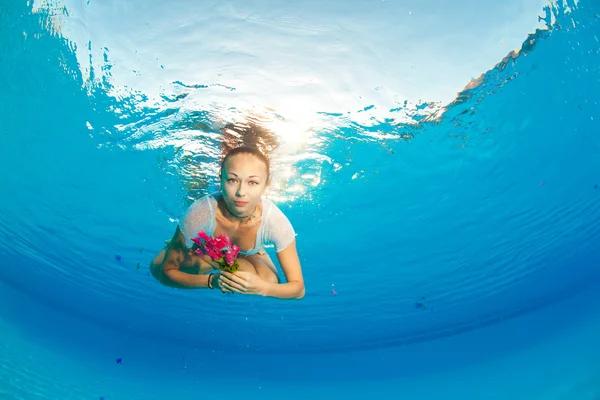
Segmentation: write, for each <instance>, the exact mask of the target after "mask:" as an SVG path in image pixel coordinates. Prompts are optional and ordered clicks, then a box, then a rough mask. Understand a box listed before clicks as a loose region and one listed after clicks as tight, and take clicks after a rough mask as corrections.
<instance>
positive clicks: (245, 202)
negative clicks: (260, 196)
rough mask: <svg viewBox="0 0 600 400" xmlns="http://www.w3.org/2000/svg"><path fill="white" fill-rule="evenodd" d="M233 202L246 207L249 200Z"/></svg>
mask: <svg viewBox="0 0 600 400" xmlns="http://www.w3.org/2000/svg"><path fill="white" fill-rule="evenodd" d="M233 204H235V205H236V206H238V207H244V206H245V205H246V204H248V202H247V201H234V202H233Z"/></svg>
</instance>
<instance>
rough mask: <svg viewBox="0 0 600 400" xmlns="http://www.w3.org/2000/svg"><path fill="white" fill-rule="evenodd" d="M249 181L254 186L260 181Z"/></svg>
mask: <svg viewBox="0 0 600 400" xmlns="http://www.w3.org/2000/svg"><path fill="white" fill-rule="evenodd" d="M248 183H249V184H251V185H252V186H254V185H258V182H255V181H250V182H248Z"/></svg>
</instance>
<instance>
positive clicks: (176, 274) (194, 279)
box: [162, 227, 210, 289]
mask: <svg viewBox="0 0 600 400" xmlns="http://www.w3.org/2000/svg"><path fill="white" fill-rule="evenodd" d="M191 257H192V256H190V255H189V249H188V248H187V246H186V244H185V237H184V236H183V233H181V231H180V230H179V227H177V229H176V230H175V234H174V235H173V238H172V239H171V241H170V242H169V244H168V245H167V252H166V255H165V258H164V261H163V264H162V269H163V272H164V274H165V276H166V277H167V278H169V279H171V280H172V281H173V282H175V283H177V284H179V285H180V286H181V287H182V288H188V289H192V288H194V289H200V288H208V279H209V276H208V275H195V274H187V273H185V272H182V271H180V269H181V267H182V266H189V265H190V264H193V263H194V262H195V263H205V264H206V262H205V261H203V260H202V259H201V258H200V257H194V261H191V260H190V258H191ZM206 266H208V267H210V266H209V265H208V264H206Z"/></svg>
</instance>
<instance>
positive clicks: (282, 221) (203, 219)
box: [179, 193, 296, 256]
mask: <svg viewBox="0 0 600 400" xmlns="http://www.w3.org/2000/svg"><path fill="white" fill-rule="evenodd" d="M217 195H219V194H218V193H212V194H208V195H206V196H204V197H201V198H199V199H198V200H196V201H195V202H193V203H192V204H191V205H190V206H189V207H188V209H187V210H186V212H185V213H184V214H183V217H182V218H181V219H180V221H179V230H180V231H181V233H183V236H185V239H186V244H187V246H188V248H191V247H192V245H193V242H192V241H191V239H192V238H194V237H197V236H198V232H201V231H204V232H206V234H207V235H208V236H213V234H214V232H215V227H216V225H217V220H216V211H217V198H216V196H217ZM261 201H262V204H263V210H262V220H261V221H260V226H259V228H258V232H257V233H256V243H255V246H254V248H253V249H251V250H248V251H247V252H243V251H240V254H242V255H248V256H249V255H253V254H256V253H258V252H259V251H261V250H262V249H263V248H264V246H265V244H267V243H273V244H274V245H275V251H276V252H277V253H279V252H280V251H282V250H285V248H286V247H288V246H289V245H290V244H291V243H292V242H293V241H294V239H295V238H296V233H295V232H294V228H293V227H292V224H291V223H290V221H289V220H288V218H287V217H286V216H285V214H284V213H283V212H282V211H281V210H280V209H279V208H278V207H277V206H276V205H275V204H274V203H273V202H272V201H271V200H269V199H266V198H264V197H263V198H262V199H261Z"/></svg>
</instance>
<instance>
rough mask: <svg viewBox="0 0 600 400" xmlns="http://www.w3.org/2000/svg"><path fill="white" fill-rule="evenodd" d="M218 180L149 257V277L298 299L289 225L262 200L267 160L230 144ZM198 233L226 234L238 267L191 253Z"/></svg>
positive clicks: (300, 287) (299, 283)
mask: <svg viewBox="0 0 600 400" xmlns="http://www.w3.org/2000/svg"><path fill="white" fill-rule="evenodd" d="M219 178H220V191H219V192H218V193H212V194H208V195H206V196H204V197H202V198H200V199H198V200H196V201H195V202H194V203H193V204H192V205H191V206H189V208H188V209H187V210H186V212H185V213H184V215H183V217H182V219H181V220H180V222H179V225H178V226H177V228H176V230H175V234H174V235H173V237H172V238H171V240H170V241H169V243H168V244H167V246H166V247H165V248H164V249H163V250H162V251H161V252H160V253H159V254H158V255H157V256H156V257H155V258H154V260H153V261H152V264H151V267H150V268H151V271H152V275H153V276H154V277H155V278H156V279H158V280H159V281H160V282H161V283H163V284H164V285H167V286H172V287H178V288H209V289H219V290H221V291H222V292H233V293H242V294H258V295H262V296H269V297H275V298H279V299H301V298H302V297H304V294H305V289H304V279H303V277H302V268H301V266H300V260H299V257H298V252H297V250H296V238H295V232H294V228H293V227H292V225H291V223H290V221H289V220H288V218H287V217H286V216H285V215H284V214H283V212H282V211H281V210H280V209H279V208H278V207H277V206H276V205H275V204H274V203H272V202H271V201H270V200H268V199H266V198H263V195H264V193H265V191H266V189H267V188H268V185H269V183H270V179H271V174H270V162H269V159H268V158H267V157H266V156H265V155H264V154H263V153H262V152H261V151H260V150H259V149H258V148H256V147H252V146H241V147H236V148H233V149H232V150H230V151H228V152H227V153H226V155H225V158H224V159H223V161H222V163H221V168H220V173H219ZM200 231H205V232H206V233H207V234H208V235H209V236H215V237H216V236H219V235H226V236H229V238H231V242H232V243H233V244H236V245H237V246H239V247H240V249H241V250H240V253H239V255H238V259H237V262H238V264H239V269H238V271H236V272H234V273H229V272H224V271H219V270H218V269H217V264H216V263H215V262H213V261H212V260H211V259H210V257H208V256H199V255H196V254H194V253H193V251H192V250H191V247H192V244H193V242H192V241H191V239H192V238H194V237H196V236H197V234H198V232H200ZM268 243H272V244H274V245H275V251H276V253H277V259H278V261H279V264H280V266H281V269H282V271H283V273H284V274H285V277H286V281H287V282H285V283H281V282H280V281H279V279H278V276H277V269H276V268H275V265H274V264H273V262H272V261H271V258H270V257H269V255H268V254H267V253H266V251H264V246H265V245H266V244H268Z"/></svg>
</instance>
